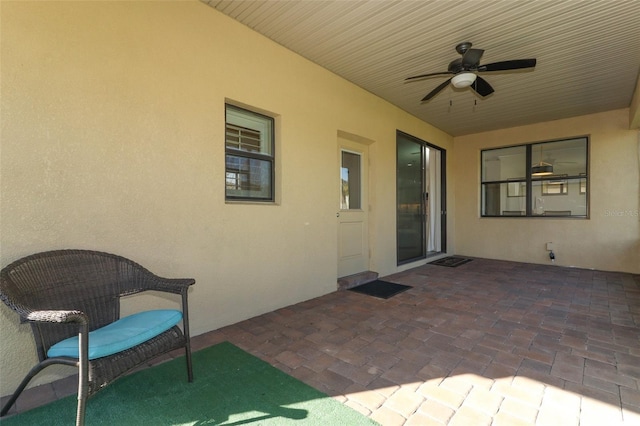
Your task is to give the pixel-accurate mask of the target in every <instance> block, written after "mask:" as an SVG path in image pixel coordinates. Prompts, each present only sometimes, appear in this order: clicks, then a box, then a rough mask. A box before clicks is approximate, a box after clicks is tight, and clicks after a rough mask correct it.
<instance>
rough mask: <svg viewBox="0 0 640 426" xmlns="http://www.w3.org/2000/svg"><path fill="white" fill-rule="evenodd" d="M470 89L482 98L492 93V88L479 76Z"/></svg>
mask: <svg viewBox="0 0 640 426" xmlns="http://www.w3.org/2000/svg"><path fill="white" fill-rule="evenodd" d="M471 88H472V89H473V90H475V91H476V93H477V94H478V95H480V96H482V97H483V98H484V97H485V96H489V95H490V94H492V93H493V92H494V90H493V87H491V85H490V84H489V83H487V80H485V79H484V78H482V77H480V76H477V77H476V81H474V82H473V84H472V85H471Z"/></svg>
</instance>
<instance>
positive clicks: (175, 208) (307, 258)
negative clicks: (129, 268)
mask: <svg viewBox="0 0 640 426" xmlns="http://www.w3.org/2000/svg"><path fill="white" fill-rule="evenodd" d="M0 17H1V22H0V24H1V26H0V28H1V34H0V36H1V45H0V47H1V50H0V55H1V56H0V59H1V61H2V67H1V86H0V89H1V95H2V96H1V108H2V109H1V113H2V116H1V119H2V123H1V124H2V134H1V136H2V139H1V151H0V154H1V168H0V173H1V175H0V190H1V198H0V202H1V204H0V230H1V234H0V248H1V251H0V266H5V265H7V264H8V263H10V262H11V261H13V260H15V259H18V258H20V257H22V256H25V255H28V254H31V253H35V252H38V251H44V250H50V249H59V248H88V249H96V250H103V251H109V252H115V253H118V254H121V255H123V256H126V257H129V258H131V259H133V260H136V261H138V262H140V263H141V264H142V265H144V266H146V267H148V268H149V269H150V270H152V271H153V272H155V273H158V274H160V275H164V276H170V277H183V276H186V277H194V278H195V279H196V280H197V284H196V286H195V287H194V288H193V291H192V293H191V296H190V307H191V325H192V334H193V335H197V334H200V333H203V332H206V331H209V330H213V329H216V328H219V327H221V326H224V325H227V324H230V323H234V322H237V321H240V320H243V319H246V318H249V317H252V316H255V315H258V314H261V313H264V312H268V311H271V310H273V309H276V308H280V307H283V306H286V305H289V304H292V303H295V302H299V301H302V300H306V299H310V298H313V297H316V296H319V295H322V294H326V293H329V292H332V291H335V289H336V278H337V277H336V274H337V261H336V259H337V227H336V211H337V208H338V200H339V197H338V188H339V186H338V146H337V135H338V132H339V131H341V132H346V133H349V134H353V135H357V136H358V137H361V138H365V139H366V140H368V141H373V143H372V145H371V146H370V156H371V167H370V175H371V176H370V181H371V202H372V209H371V235H370V241H371V242H372V258H371V269H373V270H376V271H378V272H379V273H380V274H381V275H386V274H389V273H392V272H395V271H397V268H396V258H395V256H396V254H395V250H396V248H395V158H396V155H395V132H396V129H400V130H402V131H404V132H407V133H410V134H413V135H415V136H417V137H419V138H421V139H424V140H426V141H428V142H430V143H433V144H436V145H439V146H441V147H443V148H445V149H450V148H451V146H452V142H453V139H452V138H451V137H450V136H448V135H446V134H445V133H443V132H441V131H439V130H437V129H435V128H433V127H432V126H430V125H428V124H426V123H424V122H421V121H420V120H417V119H416V118H414V117H412V116H410V115H408V114H406V113H404V112H402V111H401V110H399V109H398V108H396V107H393V106H391V105H390V104H388V103H387V102H384V101H382V100H381V99H379V98H377V97H375V96H373V95H371V94H370V93H368V92H366V91H364V90H362V89H359V88H357V87H356V86H354V85H352V84H350V83H348V82H347V81H345V80H343V79H340V78H338V77H337V76H336V75H334V74H332V73H330V72H328V71H326V70H324V69H322V68H320V67H318V66H316V65H314V64H312V63H311V62H309V61H307V60H305V59H303V58H301V57H299V56H297V55H294V54H293V53H291V52H289V51H287V50H285V49H284V48H282V47H280V46H278V45H276V44H275V43H273V42H271V41H269V40H267V39H266V38H264V37H262V36H259V35H258V34H257V33H255V32H253V31H251V30H249V29H248V28H246V27H244V26H242V25H240V24H238V23H237V22H235V21H233V20H231V19H229V18H227V17H225V16H223V15H222V14H219V13H218V12H216V11H215V10H213V9H212V8H210V7H208V6H206V5H204V4H202V3H200V2H197V1H193V2H8V1H3V2H2V6H1V12H0ZM226 99H229V100H233V101H235V102H240V103H244V104H246V105H250V106H253V107H256V108H260V109H262V110H264V111H268V112H271V113H273V114H275V115H277V117H278V124H277V127H278V137H277V139H278V141H277V152H278V154H277V155H278V158H277V160H278V165H277V167H278V185H277V190H278V192H279V200H278V201H279V202H278V205H247V204H225V200H224V186H223V185H224V184H223V182H224V146H223V135H224V103H225V100H226ZM449 182H450V183H451V182H455V180H454V177H453V176H450V177H449ZM451 194H453V191H451V193H450V195H451ZM449 207H450V211H451V210H452V209H453V202H452V201H450V203H449ZM450 235H453V230H452V224H450ZM449 246H450V247H453V241H450V243H449ZM174 303H177V300H175V299H171V298H163V297H148V298H144V299H143V300H142V301H140V300H139V299H134V300H129V301H128V302H127V305H126V306H125V309H124V310H125V313H126V311H127V310H139V309H143V308H147V307H155V306H166V305H168V306H175V305H172V304H174ZM0 334H1V336H2V344H1V345H0V386H1V388H0V394H1V395H5V394H8V393H10V392H12V391H13V389H14V388H15V386H16V385H17V382H18V381H19V380H20V379H21V378H22V376H23V375H24V373H26V371H27V370H28V369H29V368H30V367H31V366H32V365H33V364H34V363H35V353H34V350H33V344H32V342H31V336H30V332H29V330H28V326H26V325H19V324H18V318H17V316H16V315H15V314H14V313H13V312H11V311H10V310H9V309H7V308H6V307H5V306H4V305H2V306H1V307H0ZM60 374H64V372H59V371H51V372H49V373H47V374H43V376H42V377H40V378H39V381H38V382H45V381H49V380H51V379H53V378H56V377H59V376H60Z"/></svg>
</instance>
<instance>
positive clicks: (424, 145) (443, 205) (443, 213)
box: [396, 130, 447, 266]
mask: <svg viewBox="0 0 640 426" xmlns="http://www.w3.org/2000/svg"><path fill="white" fill-rule="evenodd" d="M401 137H402V138H404V139H407V140H409V141H410V142H414V143H415V144H416V145H418V146H419V147H420V170H421V183H420V190H421V194H422V195H421V197H420V200H421V206H420V215H421V217H422V226H421V229H422V231H421V233H422V235H421V238H422V249H421V253H420V255H419V256H416V257H412V258H410V259H403V260H400V241H399V238H398V234H399V229H400V226H399V221H400V215H399V211H398V210H399V204H400V202H399V190H400V170H399V168H398V163H399V160H400V158H398V157H399V152H398V140H399V138H401ZM426 149H435V150H437V151H439V152H440V188H439V192H440V193H439V197H440V200H439V201H440V227H441V229H440V240H441V241H440V251H439V252H438V253H436V255H437V254H442V253H446V251H447V202H446V200H447V196H446V195H447V193H446V185H447V167H446V165H447V161H446V159H447V151H446V150H445V149H443V148H441V147H439V146H436V145H433V144H430V143H428V142H426V141H423V140H421V139H419V138H416V137H415V136H412V135H410V134H408V133H405V132H402V131H400V130H396V261H397V265H398V266H400V265H404V264H407V263H412V262H416V261H419V260H423V259H426V258H427V257H429V254H428V252H427V243H428V241H427V238H428V236H427V234H426V229H427V227H426V224H427V214H426V198H425V185H426V177H425V164H424V159H425V150H426Z"/></svg>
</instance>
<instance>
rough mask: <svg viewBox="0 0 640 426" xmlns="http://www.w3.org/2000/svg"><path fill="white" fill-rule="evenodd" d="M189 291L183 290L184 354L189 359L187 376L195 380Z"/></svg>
mask: <svg viewBox="0 0 640 426" xmlns="http://www.w3.org/2000/svg"><path fill="white" fill-rule="evenodd" d="M187 291H188V289H186V290H185V291H183V292H182V328H183V331H182V333H183V334H184V339H185V343H184V355H185V358H186V359H187V378H188V380H189V383H191V382H193V364H192V362H191V336H190V335H189V306H188V305H187Z"/></svg>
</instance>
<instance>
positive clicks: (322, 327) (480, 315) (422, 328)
mask: <svg viewBox="0 0 640 426" xmlns="http://www.w3.org/2000/svg"><path fill="white" fill-rule="evenodd" d="M384 279H385V280H386V281H391V282H396V283H400V284H407V285H410V286H412V287H413V288H412V289H410V290H408V291H406V292H404V293H401V294H398V295H396V296H394V297H392V298H390V299H387V300H384V299H377V298H374V297H371V296H366V295H361V294H358V293H354V292H350V291H337V292H334V293H331V294H328V295H325V296H321V297H318V298H315V299H312V300H309V301H305V302H302V303H298V304H296V305H292V306H289V307H285V308H282V309H279V310H277V311H274V312H270V313H267V314H264V315H260V316H258V317H255V318H252V319H248V320H246V321H242V322H239V323H237V324H233V325H230V326H227V327H224V328H221V329H219V330H215V331H212V332H209V333H205V334H203V335H200V336H196V337H194V338H193V346H194V349H196V350H197V349H198V348H202V347H206V346H209V345H212V344H215V343H218V342H220V341H224V340H228V341H230V342H232V343H234V344H236V345H237V346H239V347H241V348H243V349H244V350H246V351H248V352H250V353H252V354H254V355H256V356H258V357H260V358H262V359H263V360H265V361H267V362H269V363H271V364H273V365H275V366H276V367H278V368H280V369H281V370H283V371H285V372H287V373H288V374H290V375H292V376H294V377H296V378H298V379H300V380H302V381H304V382H306V383H308V384H309V385H311V386H313V387H315V388H317V389H319V390H321V391H323V392H325V393H327V394H329V395H331V396H332V397H334V398H336V399H338V400H339V401H342V402H343V403H344V404H346V405H347V406H349V407H351V408H353V409H355V410H357V411H359V412H361V413H363V414H364V415H366V416H369V417H371V418H372V419H374V420H376V421H378V422H379V423H380V424H382V425H384V426H394V425H451V426H454V425H465V426H467V425H509V426H513V425H562V426H571V425H580V426H590V425H603V424H606V425H607V426H612V425H618V424H624V425H640V275H633V274H625V273H617V272H600V271H592V270H585V269H574V268H564V267H557V266H552V265H534V264H525V263H517V262H506V261H498V260H489V259H474V260H473V261H471V262H469V263H466V264H464V265H461V266H459V267H457V268H447V267H442V266H435V265H429V264H427V265H424V266H421V267H418V268H414V269H411V270H408V271H405V272H401V273H397V274H394V275H390V276H387V277H384ZM176 355H179V353H178V354H176ZM74 386H75V383H74V381H73V378H68V379H63V380H61V381H58V382H54V383H53V384H51V385H45V386H40V387H38V388H34V389H32V390H30V392H27V393H26V394H25V396H23V397H21V398H20V400H19V401H18V404H17V407H16V408H14V409H13V411H14V412H15V411H20V410H25V409H28V408H30V407H32V406H34V405H39V404H41V403H43V402H46V401H48V400H51V399H55V398H58V397H61V396H64V395H66V394H69V393H70V392H74Z"/></svg>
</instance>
